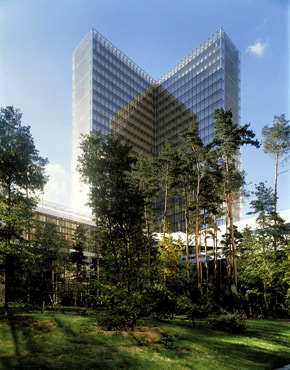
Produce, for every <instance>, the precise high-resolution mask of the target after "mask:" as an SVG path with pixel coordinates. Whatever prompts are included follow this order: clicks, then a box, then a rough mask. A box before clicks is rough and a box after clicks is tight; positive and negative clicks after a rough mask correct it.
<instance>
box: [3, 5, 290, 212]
mask: <svg viewBox="0 0 290 370" xmlns="http://www.w3.org/2000/svg"><path fill="white" fill-rule="evenodd" d="M219 27H223V28H224V30H225V31H226V33H227V34H228V35H229V36H230V38H231V39H232V40H233V42H234V43H235V45H236V46H237V47H238V49H239V50H240V52H241V118H242V120H241V122H242V123H243V124H244V123H249V122H251V127H252V129H253V130H254V131H255V133H256V134H257V137H258V138H259V139H260V138H261V129H262V127H263V126H264V125H265V124H270V125H271V124H272V122H273V116H274V115H280V114H282V113H285V114H286V116H287V118H288V119H289V116H290V115H289V0H224V1H220V0H49V1H46V0H30V1H28V0H0V106H6V105H14V106H15V107H19V108H20V109H21V111H22V113H23V124H25V125H30V126H31V132H32V134H33V136H34V138H35V143H36V146H37V148H38V149H39V151H40V153H41V155H42V156H44V157H48V159H49V162H50V165H49V167H48V172H49V173H50V182H49V184H48V185H47V187H46V193H45V198H46V199H47V200H51V201H55V202H58V203H62V204H64V205H70V187H69V181H70V156H71V100H72V93H71V87H72V83H71V76H72V71H71V69H72V67H71V66H72V52H73V50H74V48H75V47H76V46H77V44H78V43H79V42H80V41H81V39H82V38H83V37H84V36H85V35H86V34H87V33H88V32H89V30H90V29H91V28H95V29H96V30H97V31H99V32H100V33H101V34H103V35H104V36H105V37H106V38H107V39H108V40H110V41H111V42H112V43H113V44H114V45H115V46H117V47H118V48H119V49H120V50H121V51H123V52H124V53H125V54H126V55H127V56H128V57H129V58H131V59H132V60H133V61H134V62H135V63H137V64H138V65H139V66H140V67H141V68H143V69H144V70H145V71H146V72H147V73H149V74H150V75H151V76H152V77H154V78H157V77H159V76H160V75H162V74H163V73H164V72H165V71H166V70H168V69H169V68H170V67H172V66H173V65H174V64H175V63H177V62H178V61H179V60H180V59H182V58H183V57H184V56H185V55H187V54H188V53H189V52H190V51H191V50H193V49H194V48H195V47H196V46H198V45H199V44H200V43H201V42H202V41H204V40H205V39H207V38H208V36H210V35H211V34H212V33H213V32H215V31H216V30H217V29H218V28H219ZM242 166H243V169H244V170H245V171H246V172H247V177H246V181H247V183H249V184H251V185H249V187H248V189H249V190H251V189H252V188H253V184H255V183H258V182H260V181H267V185H268V186H273V179H274V160H272V159H271V158H270V157H268V156H267V155H266V154H264V153H263V151H262V149H259V150H257V149H251V148H243V150H242ZM289 188H290V172H287V173H284V174H281V176H279V184H278V190H279V201H278V208H279V209H280V210H283V209H286V208H290V192H289ZM247 203H248V201H247V202H246V203H245V205H244V214H245V213H246V211H247V210H248V206H247Z"/></svg>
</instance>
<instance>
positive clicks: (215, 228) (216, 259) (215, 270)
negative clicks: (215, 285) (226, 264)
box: [213, 215, 218, 282]
mask: <svg viewBox="0 0 290 370" xmlns="http://www.w3.org/2000/svg"><path fill="white" fill-rule="evenodd" d="M213 251H214V278H215V281H216V282H217V275H218V258H217V215H214V231H213Z"/></svg>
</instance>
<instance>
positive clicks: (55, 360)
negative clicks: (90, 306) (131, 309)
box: [0, 311, 290, 370]
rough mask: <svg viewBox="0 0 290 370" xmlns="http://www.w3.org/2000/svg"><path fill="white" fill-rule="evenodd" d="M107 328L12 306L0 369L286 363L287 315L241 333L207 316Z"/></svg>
mask: <svg viewBox="0 0 290 370" xmlns="http://www.w3.org/2000/svg"><path fill="white" fill-rule="evenodd" d="M141 324H142V325H140V326H138V327H137V328H136V329H135V331H133V332H106V331H102V330H101V329H100V328H99V327H98V324H97V317H96V316H94V315H81V314H77V313H74V312H68V313H58V312H52V311H51V312H50V311H47V312H46V313H45V314H41V313H38V312H36V311H34V312H27V313H23V312H19V311H18V312H14V313H13V314H10V315H9V316H8V317H6V318H4V317H3V316H2V318H1V320H0V369H10V370H12V369H41V370H44V369H61V370H66V369H71V370H73V369H77V370H82V369H102V370H103V369H104V370H105V369H146V370H150V369H175V370H177V369H198V370H203V369H204V370H211V369H212V370H219V369H220V370H224V369H227V370H230V369H235V370H238V369H253V370H257V369H275V368H277V367H279V366H282V365H285V364H287V363H290V322H289V320H288V321H287V320H248V321H247V331H246V332H245V333H244V334H227V333H224V332H221V331H213V330H211V329H209V328H208V327H207V325H206V321H205V320H200V321H198V320H197V321H196V324H197V327H196V329H193V328H191V327H190V324H189V323H188V322H185V321H182V320H177V319H176V320H173V321H168V322H162V323H160V322H156V321H153V320H143V321H142V322H141Z"/></svg>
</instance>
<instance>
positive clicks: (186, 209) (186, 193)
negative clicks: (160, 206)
mask: <svg viewBox="0 0 290 370" xmlns="http://www.w3.org/2000/svg"><path fill="white" fill-rule="evenodd" d="M184 216H185V217H184V218H185V235H186V276H187V280H189V245H188V225H189V214H188V188H187V185H186V186H185V207H184Z"/></svg>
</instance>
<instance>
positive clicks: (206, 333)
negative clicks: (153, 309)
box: [156, 321, 290, 370]
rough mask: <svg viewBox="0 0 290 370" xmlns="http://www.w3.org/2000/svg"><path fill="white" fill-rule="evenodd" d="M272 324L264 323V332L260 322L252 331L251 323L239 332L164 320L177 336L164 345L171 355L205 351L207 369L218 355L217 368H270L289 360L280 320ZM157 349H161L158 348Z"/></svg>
mask: <svg viewBox="0 0 290 370" xmlns="http://www.w3.org/2000/svg"><path fill="white" fill-rule="evenodd" d="M272 324H275V322H273V323H265V332H263V323H260V324H259V325H258V328H256V331H253V326H254V325H251V326H252V327H251V329H250V330H249V331H248V332H245V333H242V334H229V333H224V332H221V331H214V330H212V329H210V328H209V327H208V326H207V325H204V324H201V325H200V324H198V325H197V328H196V329H194V328H192V327H190V324H189V323H188V322H182V321H178V322H176V321H173V322H170V321H168V322H163V323H162V324H161V327H163V328H164V329H166V330H168V331H169V333H170V332H171V333H173V335H175V337H176V341H172V342H171V341H169V342H168V343H165V345H164V346H165V347H166V349H167V351H168V355H169V356H170V357H171V358H177V357H178V358H182V357H184V358H188V357H192V358H198V356H203V357H205V356H206V355H208V357H209V363H208V368H209V369H212V368H214V365H213V363H214V359H215V358H218V359H219V365H220V366H219V367H218V368H224V369H226V368H227V369H255V370H256V369H273V368H277V367H279V366H282V365H285V363H287V361H288V362H289V360H288V359H289V354H290V350H289V349H288V350H287V347H289V335H288V337H287V335H283V334H280V331H281V329H282V327H281V324H277V325H274V327H273V328H272V326H271V325H272ZM254 328H255V326H254ZM178 329H179V330H178ZM268 329H269V330H268ZM283 331H284V330H283ZM285 331H286V324H285ZM288 331H289V326H288ZM254 334H255V335H256V336H255V335H254ZM262 342H263V343H262ZM273 345H274V346H273ZM278 346H283V348H282V349H281V347H280V348H279V347H278ZM156 351H158V352H160V351H161V352H162V351H163V350H162V349H160V348H157V349H156ZM238 364H240V365H239V366H238ZM212 366H213V367H212ZM193 368H195V367H193Z"/></svg>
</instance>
